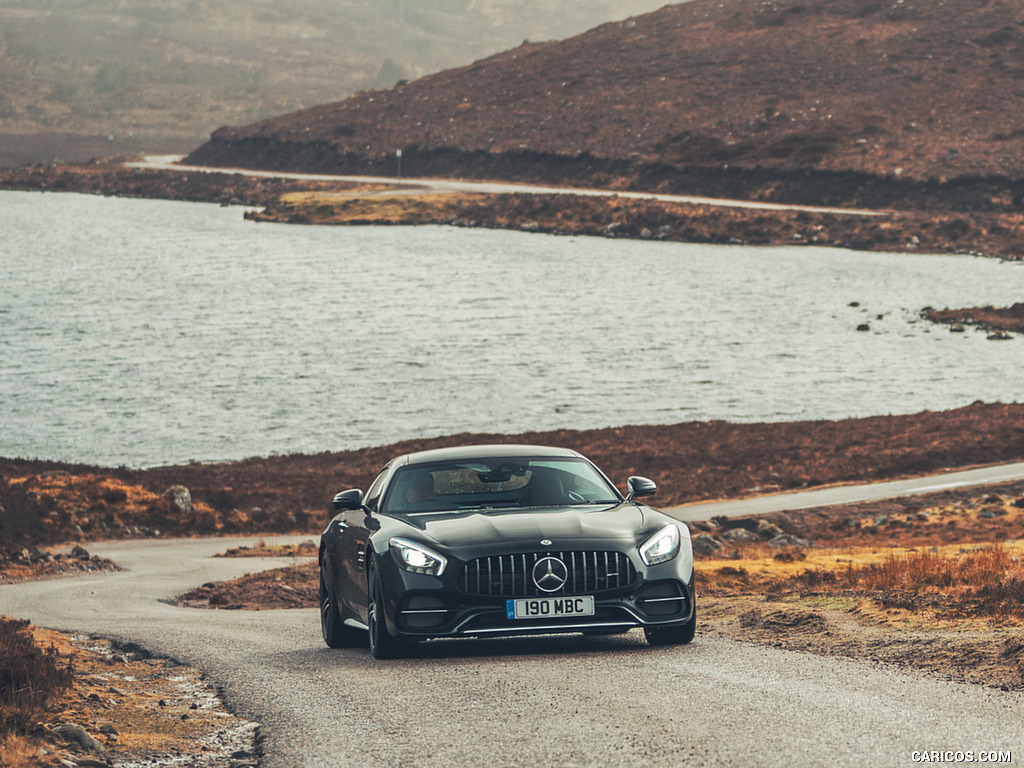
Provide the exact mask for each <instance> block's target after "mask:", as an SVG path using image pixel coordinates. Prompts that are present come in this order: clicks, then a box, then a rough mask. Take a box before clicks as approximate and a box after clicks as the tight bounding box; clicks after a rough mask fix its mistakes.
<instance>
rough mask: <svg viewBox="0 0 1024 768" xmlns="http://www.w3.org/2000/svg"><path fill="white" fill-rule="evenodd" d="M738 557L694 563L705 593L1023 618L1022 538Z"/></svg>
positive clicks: (753, 550)
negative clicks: (844, 600)
mask: <svg viewBox="0 0 1024 768" xmlns="http://www.w3.org/2000/svg"><path fill="white" fill-rule="evenodd" d="M739 554H740V557H739V559H732V560H703V561H700V562H699V563H698V571H699V579H700V584H701V588H702V591H703V592H704V593H706V594H708V595H714V596H729V595H753V594H762V595H767V596H769V597H772V598H780V597H783V596H792V595H800V596H815V597H826V598H828V597H836V598H838V597H859V598H867V599H869V600H871V601H872V602H874V603H875V604H877V605H878V606H880V607H883V608H903V609H909V610H911V611H916V612H930V613H933V614H935V615H936V616H940V617H942V616H944V617H953V616H959V617H968V616H970V617H980V618H987V619H991V620H993V621H996V622H1008V623H1019V622H1021V621H1024V543H1022V542H1019V541H1015V542H1007V543H996V544H985V545H981V544H979V545H951V546H946V547H932V548H931V549H929V550H924V551H922V550H919V549H916V548H899V549H890V550H880V549H866V548H844V549H820V550H810V551H808V552H783V553H779V552H775V553H774V554H772V553H771V551H770V550H769V548H767V547H765V546H763V545H754V546H748V547H745V548H742V549H740V550H739Z"/></svg>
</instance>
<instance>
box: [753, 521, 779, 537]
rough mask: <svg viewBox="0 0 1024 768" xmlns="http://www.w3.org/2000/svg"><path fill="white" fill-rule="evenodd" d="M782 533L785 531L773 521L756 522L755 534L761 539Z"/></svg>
mask: <svg viewBox="0 0 1024 768" xmlns="http://www.w3.org/2000/svg"><path fill="white" fill-rule="evenodd" d="M784 533H785V531H784V530H782V529H781V528H779V526H777V525H776V524H775V523H770V522H768V521H767V520H759V521H758V522H757V535H758V536H759V537H760V538H762V539H774V538H776V537H778V536H781V535H782V534H784Z"/></svg>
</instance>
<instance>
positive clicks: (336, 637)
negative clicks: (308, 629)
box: [320, 566, 366, 648]
mask: <svg viewBox="0 0 1024 768" xmlns="http://www.w3.org/2000/svg"><path fill="white" fill-rule="evenodd" d="M320 631H321V632H322V633H323V636H324V642H325V643H327V645H328V647H330V648H352V647H355V646H359V645H362V644H363V643H364V642H366V641H365V640H364V639H363V637H362V632H360V631H359V630H358V629H353V628H352V627H350V626H348V625H347V624H345V622H344V621H343V620H342V618H341V614H340V613H339V612H338V606H337V605H336V604H335V602H334V598H333V597H332V596H331V591H330V588H329V587H328V586H327V580H326V579H324V571H323V566H321V567H320Z"/></svg>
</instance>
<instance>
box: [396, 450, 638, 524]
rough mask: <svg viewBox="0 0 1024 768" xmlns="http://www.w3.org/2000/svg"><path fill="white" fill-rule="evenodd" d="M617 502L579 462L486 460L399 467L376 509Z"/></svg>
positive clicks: (401, 511) (600, 477)
mask: <svg viewBox="0 0 1024 768" xmlns="http://www.w3.org/2000/svg"><path fill="white" fill-rule="evenodd" d="M619 501H621V497H620V496H619V493H618V491H616V490H615V488H614V486H612V485H611V484H610V483H609V482H608V481H607V480H606V479H605V477H604V476H603V475H602V474H601V473H600V472H599V471H598V470H597V469H596V468H595V467H594V465H593V464H591V463H590V462H589V461H587V460H585V459H577V458H551V457H538V458H524V457H516V458H511V459H490V458H489V459H480V460H470V461H452V462H440V463H436V464H414V465H411V466H406V467H402V468H401V469H399V470H398V471H397V472H396V473H395V477H394V479H393V481H392V482H391V484H390V487H389V489H388V491H387V495H386V496H385V498H384V503H383V506H382V511H383V512H385V513H391V514H406V515H407V514H417V513H437V512H442V511H452V512H460V511H462V510H466V509H502V508H534V507H560V506H567V505H580V504H614V503H618V502H619Z"/></svg>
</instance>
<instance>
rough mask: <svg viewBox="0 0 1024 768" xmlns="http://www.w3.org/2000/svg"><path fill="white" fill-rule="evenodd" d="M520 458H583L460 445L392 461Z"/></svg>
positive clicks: (562, 452) (564, 452)
mask: <svg viewBox="0 0 1024 768" xmlns="http://www.w3.org/2000/svg"><path fill="white" fill-rule="evenodd" d="M522 456H550V457H553V458H554V457H557V458H578V459H582V458H584V457H583V455H582V454H580V453H578V452H577V451H574V450H572V449H571V448H554V447H551V446H543V445H519V444H504V443H499V444H495V445H460V446H456V447H453V448H433V449H431V450H428V451H417V452H416V453H407V454H405V455H404V456H396V457H395V458H394V459H392V461H391V464H392V465H393V466H401V465H406V464H427V463H432V462H435V461H466V460H468V459H495V458H518V457H522Z"/></svg>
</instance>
